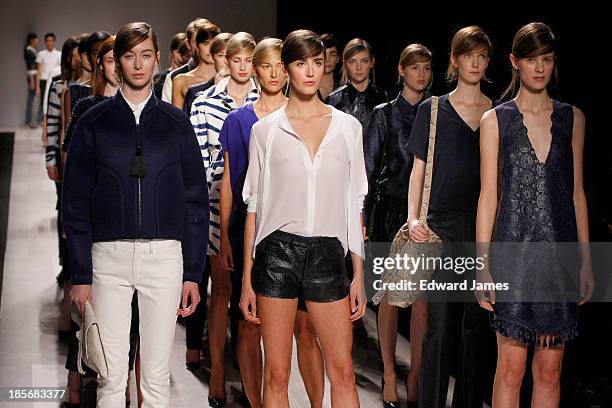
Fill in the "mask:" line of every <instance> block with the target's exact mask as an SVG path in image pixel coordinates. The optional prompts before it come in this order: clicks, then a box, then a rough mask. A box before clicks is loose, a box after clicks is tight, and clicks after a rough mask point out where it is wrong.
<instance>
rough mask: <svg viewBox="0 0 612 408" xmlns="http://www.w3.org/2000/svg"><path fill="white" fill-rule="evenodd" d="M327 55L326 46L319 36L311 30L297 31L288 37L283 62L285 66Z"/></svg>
mask: <svg viewBox="0 0 612 408" xmlns="http://www.w3.org/2000/svg"><path fill="white" fill-rule="evenodd" d="M319 54H324V55H325V46H324V45H323V42H322V41H321V39H320V38H319V36H318V35H317V34H316V33H315V32H313V31H310V30H295V31H292V32H291V33H289V35H287V38H285V42H284V43H283V49H282V50H281V61H283V64H285V66H287V65H289V64H291V63H292V62H294V61H298V60H302V59H306V58H311V57H315V56H317V55H319Z"/></svg>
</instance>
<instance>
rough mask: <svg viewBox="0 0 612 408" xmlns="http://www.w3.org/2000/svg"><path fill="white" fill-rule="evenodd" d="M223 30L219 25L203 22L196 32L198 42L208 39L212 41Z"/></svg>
mask: <svg viewBox="0 0 612 408" xmlns="http://www.w3.org/2000/svg"><path fill="white" fill-rule="evenodd" d="M220 32H221V29H220V28H219V26H218V25H216V24H213V23H206V24H203V25H202V26H201V27H200V28H199V29H198V32H197V33H196V38H195V40H196V44H201V43H203V42H206V41H210V40H212V39H213V38H215V37H216V36H217V34H219V33H220Z"/></svg>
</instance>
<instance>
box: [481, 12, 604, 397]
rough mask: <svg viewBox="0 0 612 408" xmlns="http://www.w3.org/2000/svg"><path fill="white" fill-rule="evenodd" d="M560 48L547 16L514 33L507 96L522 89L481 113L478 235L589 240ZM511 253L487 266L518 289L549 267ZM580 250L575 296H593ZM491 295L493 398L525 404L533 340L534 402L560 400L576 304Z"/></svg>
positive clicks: (578, 118)
mask: <svg viewBox="0 0 612 408" xmlns="http://www.w3.org/2000/svg"><path fill="white" fill-rule="evenodd" d="M556 47H557V43H556V39H555V36H554V34H553V33H552V31H551V29H550V28H549V27H548V26H547V25H545V24H543V23H531V24H527V25H526V26H524V27H522V28H521V29H520V30H519V31H518V33H517V34H516V36H515V37H514V41H513V43H512V53H511V54H510V61H511V63H512V83H511V84H510V86H509V87H508V90H507V91H506V94H509V93H512V92H514V91H516V88H517V87H518V93H517V94H516V96H515V98H514V99H513V100H511V101H509V102H506V103H503V104H501V105H499V106H497V107H496V108H495V109H494V110H491V111H489V112H487V113H486V114H485V116H484V117H483V119H482V137H481V142H480V146H481V149H480V151H481V157H482V159H481V160H482V166H481V168H482V174H481V180H482V188H481V192H480V201H479V204H478V221H477V238H478V242H479V243H488V242H490V241H496V242H500V243H504V242H551V243H552V242H580V243H587V242H588V241H589V230H588V216H587V205H586V199H585V195H584V189H583V184H582V175H583V171H582V160H583V159H582V154H583V146H584V129H585V119H584V115H583V114H582V112H580V110H578V109H577V108H575V107H572V106H571V105H567V104H564V103H561V102H557V101H555V100H553V99H551V98H550V96H549V94H548V91H547V87H548V85H549V83H550V82H551V80H554V79H556V66H555V53H556ZM498 177H499V185H498ZM498 187H499V191H500V192H501V195H500V196H499V201H498ZM514 255H515V256H516V258H515V259H516V261H517V262H518V263H519V264H520V265H521V268H520V269H514V268H513V269H512V270H508V269H506V265H505V264H506V262H503V261H500V262H494V261H495V260H494V259H491V265H494V264H497V263H499V264H500V266H499V267H501V268H504V269H505V270H504V272H505V273H504V274H503V276H504V277H506V278H508V277H510V276H512V277H511V279H512V285H516V286H514V289H515V290H516V289H518V290H521V289H524V288H526V287H528V286H532V285H534V284H535V282H537V281H538V276H537V275H538V272H539V273H540V274H543V273H545V271H544V270H543V269H544V268H538V267H537V266H536V265H537V264H534V262H537V260H535V259H533V258H532V257H524V256H521V254H514ZM581 255H583V256H582V265H581V269H580V281H581V295H582V299H581V301H580V303H579V304H583V303H584V302H586V301H588V299H589V298H590V297H591V294H592V291H593V276H592V271H591V267H590V256H589V253H588V250H587V248H586V245H583V248H581ZM512 263H514V262H512ZM529 265H531V266H532V267H529ZM526 266H527V267H526ZM499 267H498V268H499ZM547 267H548V268H550V265H547ZM498 268H494V267H493V266H492V268H491V272H492V273H493V274H496V272H497V270H496V269H498ZM548 268H546V269H548ZM510 274H511V275H510ZM556 278H557V279H554V280H549V281H547V283H546V285H547V287H549V288H550V289H552V290H553V291H555V292H556V291H559V292H558V293H561V292H560V291H562V290H563V289H564V288H563V287H562V281H563V279H562V276H557V277H556ZM489 296H490V298H489V299H488V300H485V299H483V298H480V299H479V300H480V304H481V306H482V307H483V308H485V309H487V310H489V311H492V312H494V319H493V327H494V329H495V331H496V332H497V349H498V359H497V371H496V373H495V383H494V388H493V406H495V407H496V408H497V407H500V408H504V407H518V406H519V394H520V388H521V383H522V380H523V374H524V372H525V365H526V358H527V347H528V346H529V345H530V344H535V346H536V348H535V353H534V355H533V364H532V365H533V370H532V371H533V395H532V401H531V405H532V406H534V407H543V408H550V407H558V406H559V398H560V388H561V387H560V378H561V360H562V358H563V352H564V350H565V343H567V342H568V341H569V340H571V339H572V338H573V337H575V336H576V331H577V303H576V302H570V301H568V302H561V301H559V300H558V299H559V298H557V300H556V301H553V302H520V301H519V300H517V299H509V300H508V301H502V302H495V296H494V292H490V294H489ZM498 300H499V299H498Z"/></svg>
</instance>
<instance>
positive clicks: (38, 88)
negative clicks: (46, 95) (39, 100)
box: [36, 86, 40, 97]
mask: <svg viewBox="0 0 612 408" xmlns="http://www.w3.org/2000/svg"><path fill="white" fill-rule="evenodd" d="M36 96H38V97H40V87H39V86H37V87H36Z"/></svg>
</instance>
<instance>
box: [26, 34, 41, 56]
mask: <svg viewBox="0 0 612 408" xmlns="http://www.w3.org/2000/svg"><path fill="white" fill-rule="evenodd" d="M35 38H38V36H37V35H36V33H28V36H27V38H26V43H25V46H24V47H23V58H27V57H28V53H27V52H28V46H29V45H30V41H32V40H33V39H35Z"/></svg>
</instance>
